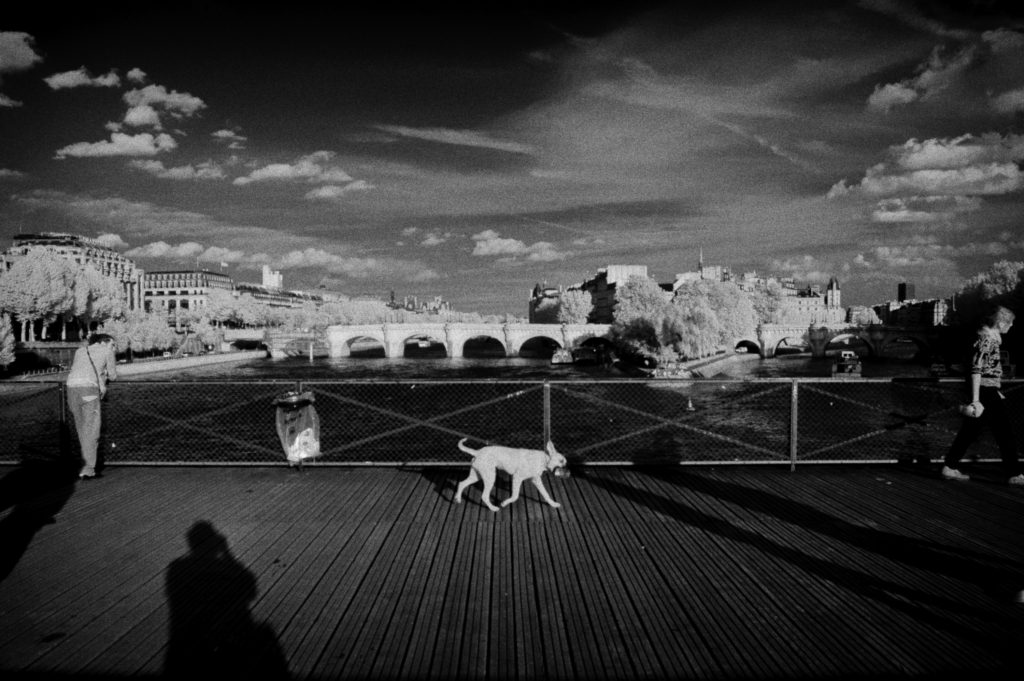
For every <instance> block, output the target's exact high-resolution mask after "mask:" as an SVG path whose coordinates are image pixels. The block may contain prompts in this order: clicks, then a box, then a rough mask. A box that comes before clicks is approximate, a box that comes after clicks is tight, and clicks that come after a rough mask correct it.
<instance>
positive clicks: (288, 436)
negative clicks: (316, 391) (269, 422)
mask: <svg viewBox="0 0 1024 681" xmlns="http://www.w3.org/2000/svg"><path fill="white" fill-rule="evenodd" d="M315 401H316V398H315V397H314V396H313V393H312V392H311V391H309V390H306V391H298V390H291V391H288V392H285V393H282V394H280V395H278V396H277V397H276V398H274V405H275V406H276V407H277V414H276V424H277V436H278V438H280V440H281V447H282V449H284V455H285V459H287V461H288V465H289V466H293V467H298V468H300V469H301V468H302V464H303V463H305V462H306V461H308V460H312V459H316V458H317V457H318V456H320V417H319V416H318V415H317V413H316V408H315V407H314V406H313V403H314V402H315Z"/></svg>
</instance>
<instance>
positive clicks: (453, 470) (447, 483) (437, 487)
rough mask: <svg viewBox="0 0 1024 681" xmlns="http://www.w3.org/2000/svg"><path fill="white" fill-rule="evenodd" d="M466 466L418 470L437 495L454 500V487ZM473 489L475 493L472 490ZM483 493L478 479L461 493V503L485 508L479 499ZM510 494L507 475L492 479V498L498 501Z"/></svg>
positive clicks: (463, 473) (464, 475)
mask: <svg viewBox="0 0 1024 681" xmlns="http://www.w3.org/2000/svg"><path fill="white" fill-rule="evenodd" d="M466 471H467V467H466V466H454V465H453V466H438V467H436V468H434V467H430V468H422V469H421V470H420V471H418V472H419V473H420V474H421V475H422V476H423V478H424V479H425V480H427V482H429V483H430V484H431V485H432V486H433V487H434V491H435V492H436V493H437V494H438V496H440V497H442V498H444V499H445V500H447V501H454V499H455V489H456V488H457V487H458V486H459V483H460V482H462V481H463V480H465V479H466ZM474 490H475V492H476V493H475V494H474V493H473V491H474ZM482 493H483V484H482V483H481V482H479V481H477V482H476V483H474V484H473V485H472V486H471V487H469V489H467V490H466V492H465V494H463V495H462V501H463V503H470V504H476V505H478V506H481V507H484V508H486V506H484V503H483V502H482V501H481V500H480V495H481V494H482ZM511 495H512V479H511V478H510V477H509V476H507V475H499V476H498V478H497V480H495V481H494V490H493V493H492V498H495V499H497V500H498V503H500V501H501V500H502V499H507V498H508V497H509V496H511Z"/></svg>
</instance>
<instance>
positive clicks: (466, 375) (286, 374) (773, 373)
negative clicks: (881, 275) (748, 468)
mask: <svg viewBox="0 0 1024 681" xmlns="http://www.w3.org/2000/svg"><path fill="white" fill-rule="evenodd" d="M830 368H831V360H828V359H813V358H811V357H810V356H809V355H807V354H801V355H790V356H784V357H777V358H773V359H759V358H758V357H757V356H755V355H748V356H743V355H738V356H737V357H736V358H734V359H733V360H731V361H729V362H724V363H722V364H721V366H720V367H719V368H716V369H715V370H714V371H715V372H716V373H715V374H713V375H710V376H708V377H709V378H714V377H718V378H739V379H752V378H787V377H827V376H829V373H830ZM927 374H928V368H927V367H926V366H923V365H921V364H918V363H914V362H910V361H902V360H870V359H869V360H866V361H865V362H864V364H863V371H862V375H863V376H864V377H865V378H889V377H897V376H907V377H923V376H927ZM705 375H706V376H707V374H705ZM633 377H634V376H633V375H632V374H630V373H627V372H624V371H621V370H619V369H618V368H615V367H611V368H607V369H606V368H603V367H598V366H583V365H565V364H555V365H553V364H551V362H550V361H549V360H547V359H530V358H520V357H494V358H459V359H449V358H437V357H417V358H403V359H386V358H383V357H340V358H327V357H316V358H314V359H313V360H310V359H309V358H306V357H289V358H285V359H258V360H253V361H246V362H241V363H226V364H216V365H212V366H206V367H194V368H190V369H181V370H176V371H168V372H154V373H149V374H145V375H142V376H138V377H133V378H132V379H131V380H133V381H134V380H156V381H160V380H168V379H170V380H246V379H255V380H268V379H270V380H275V379H287V380H310V379H319V380H324V379H326V380H331V379H338V380H346V379H378V380H419V379H448V380H462V379H492V380H542V379H551V380H594V379H599V380H607V379H617V378H633Z"/></svg>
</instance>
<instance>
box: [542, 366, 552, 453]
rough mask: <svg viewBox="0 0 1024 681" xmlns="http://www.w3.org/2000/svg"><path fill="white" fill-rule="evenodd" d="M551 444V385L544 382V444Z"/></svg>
mask: <svg viewBox="0 0 1024 681" xmlns="http://www.w3.org/2000/svg"><path fill="white" fill-rule="evenodd" d="M549 442H551V384H550V383H548V382H547V381H546V380H545V381H544V443H543V445H544V446H545V447H547V445H548V443H549Z"/></svg>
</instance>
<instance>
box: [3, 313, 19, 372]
mask: <svg viewBox="0 0 1024 681" xmlns="http://www.w3.org/2000/svg"><path fill="white" fill-rule="evenodd" d="M14 346H15V341H14V327H13V325H12V324H11V317H10V315H7V314H0V366H2V367H3V368H4V371H7V367H8V366H10V365H11V364H14Z"/></svg>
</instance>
